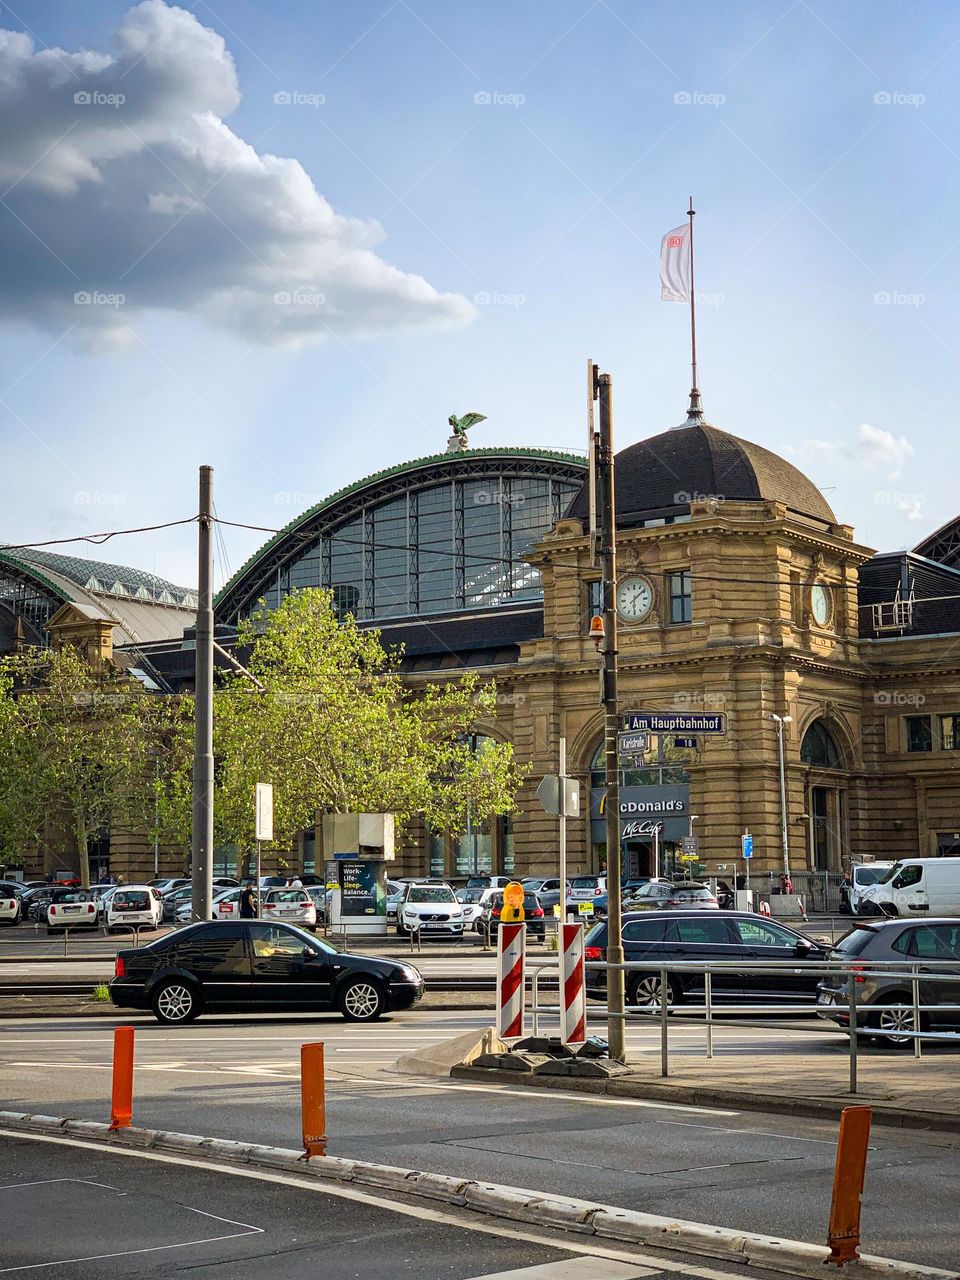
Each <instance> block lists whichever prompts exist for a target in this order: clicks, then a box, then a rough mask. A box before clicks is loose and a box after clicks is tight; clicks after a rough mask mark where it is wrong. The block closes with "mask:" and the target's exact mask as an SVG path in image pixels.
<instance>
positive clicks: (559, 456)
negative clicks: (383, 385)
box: [214, 448, 587, 605]
mask: <svg viewBox="0 0 960 1280" xmlns="http://www.w3.org/2000/svg"><path fill="white" fill-rule="evenodd" d="M471 458H542V459H543V460H544V461H545V462H549V461H551V460H553V461H557V462H569V463H573V464H574V465H576V466H581V467H583V469H584V471H586V469H587V460H586V458H585V457H580V456H579V455H577V454H575V453H563V452H561V451H560V450H557V449H510V448H502V449H464V450H461V451H458V452H457V453H447V452H444V453H433V454H429V455H428V456H427V457H425V458H415V459H414V460H413V461H412V462H402V463H400V464H399V465H398V466H395V467H387V468H386V469H385V470H384V471H375V472H374V473H373V475H371V476H366V477H365V478H364V479H363V480H356V481H354V483H353V484H348V485H346V486H345V487H344V488H343V489H338V490H337V491H336V493H331V495H330V497H329V498H324V500H323V501H322V502H318V503H317V504H316V505H315V506H312V507H311V508H310V509H309V510H308V511H304V512H303V513H302V515H299V516H297V518H296V519H295V520H291V521H290V523H289V524H287V525H284V527H283V528H282V529H281V530H279V532H277V533H275V534H274V535H273V537H272V538H270V539H269V540H268V541H267V542H265V543H264V544H263V546H262V547H260V549H259V550H258V551H255V552H254V553H253V555H252V556H251V557H250V558H249V560H247V561H246V563H245V564H242V565H241V566H240V568H239V569H238V570H237V572H236V573H235V574H234V575H233V577H232V578H231V579H230V581H229V582H227V583H225V584H224V585H223V586H222V587H221V588H220V590H219V591H218V592H217V595H216V597H215V599H214V605H218V604H220V602H221V601H222V600H224V599H226V597H227V595H228V594H229V593H230V592H231V591H232V590H233V588H234V587H235V586H236V585H237V583H238V582H239V581H240V580H241V579H242V578H243V577H244V576H245V575H246V574H247V573H249V571H250V570H251V569H252V568H253V567H254V565H256V563H257V561H258V560H260V559H261V557H262V556H264V555H266V553H267V552H268V551H270V549H271V548H272V547H275V546H276V545H277V543H278V542H282V541H283V539H284V538H286V537H288V536H289V535H290V534H291V533H293V532H294V530H296V529H298V528H299V527H300V526H301V525H303V524H305V523H306V522H307V521H308V520H311V519H312V518H313V517H314V516H315V515H317V514H318V513H319V512H321V511H324V510H326V509H327V508H328V507H332V506H333V505H334V504H335V503H337V502H339V501H340V500H341V499H342V498H345V497H347V496H348V494H351V493H356V492H357V491H358V490H360V489H365V488H367V486H368V485H373V484H378V483H379V482H381V481H383V480H386V479H388V478H390V477H391V476H399V475H403V473H404V472H407V471H410V472H412V471H418V470H419V469H420V468H421V467H430V466H435V465H436V463H438V462H462V461H466V460H468V459H471Z"/></svg>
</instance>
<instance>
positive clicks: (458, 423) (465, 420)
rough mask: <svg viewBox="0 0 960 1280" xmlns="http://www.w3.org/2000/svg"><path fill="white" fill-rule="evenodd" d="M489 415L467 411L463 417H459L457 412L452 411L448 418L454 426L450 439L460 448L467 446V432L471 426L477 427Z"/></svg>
mask: <svg viewBox="0 0 960 1280" xmlns="http://www.w3.org/2000/svg"><path fill="white" fill-rule="evenodd" d="M486 420H487V415H486V414H485V413H465V414H464V415H463V417H462V418H458V417H457V415H456V414H455V413H451V415H450V417H449V418H448V419H447V422H449V424H450V426H451V427H453V435H452V436H451V437H450V441H451V443H452V444H454V445H455V447H456V448H458V449H465V448H466V447H467V432H468V431H469V430H470V428H471V427H475V426H476V425H477V423H478V422H486Z"/></svg>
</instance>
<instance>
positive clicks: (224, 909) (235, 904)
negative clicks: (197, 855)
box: [173, 889, 243, 924]
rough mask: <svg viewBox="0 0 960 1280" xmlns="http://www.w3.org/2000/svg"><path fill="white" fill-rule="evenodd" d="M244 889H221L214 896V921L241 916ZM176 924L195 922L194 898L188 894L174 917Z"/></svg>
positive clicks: (212, 909)
mask: <svg viewBox="0 0 960 1280" xmlns="http://www.w3.org/2000/svg"><path fill="white" fill-rule="evenodd" d="M242 892H243V890H242V889H219V890H218V891H217V892H216V893H214V895H213V902H212V903H211V914H212V916H213V919H214V920H236V919H239V916H240V894H241V893H242ZM173 920H174V924H190V922H191V921H192V920H193V897H192V895H191V894H188V895H187V896H186V898H184V899H182V900H181V902H180V903H179V904H178V906H177V909H176V913H175V914H174V917H173Z"/></svg>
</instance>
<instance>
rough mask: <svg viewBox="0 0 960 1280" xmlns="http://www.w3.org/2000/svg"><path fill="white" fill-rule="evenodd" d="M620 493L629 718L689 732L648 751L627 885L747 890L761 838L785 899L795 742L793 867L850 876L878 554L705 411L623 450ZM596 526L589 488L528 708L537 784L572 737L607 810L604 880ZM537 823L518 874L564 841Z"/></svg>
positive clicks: (555, 572)
mask: <svg viewBox="0 0 960 1280" xmlns="http://www.w3.org/2000/svg"><path fill="white" fill-rule="evenodd" d="M615 482H616V515H617V561H618V563H617V573H618V578H617V588H616V603H617V613H618V632H619V635H618V647H619V665H620V695H621V711H622V712H624V713H626V712H629V711H650V712H657V713H665V714H666V713H669V714H670V715H671V716H673V717H674V719H673V720H672V721H671V723H674V724H676V726H677V728H676V731H674V732H664V733H660V734H655V735H651V737H650V739H649V742H648V747H647V751H646V752H645V754H644V755H643V756H642V757H638V758H636V759H632V760H629V761H625V762H624V765H625V767H624V768H623V771H622V776H621V838H622V843H623V849H624V855H625V857H624V874H625V875H626V876H631V875H634V876H636V875H641V876H642V875H649V874H653V873H654V872H655V871H659V872H674V873H680V872H682V871H685V870H690V871H692V872H693V873H694V874H698V873H699V874H701V875H711V874H716V875H718V876H720V878H725V879H729V880H730V881H731V883H732V879H733V877H734V875H735V874H736V871H737V868H736V867H735V865H734V864H735V863H736V862H737V860H738V858H739V850H740V837H741V834H742V833H743V832H744V831H749V832H750V833H751V834H752V835H753V836H754V862H753V864H752V865H753V868H754V871H755V874H757V875H759V876H760V877H761V879H762V880H763V883H764V885H765V884H766V877H765V875H764V873H778V872H779V870H780V869H781V868H782V867H783V865H784V860H783V838H782V823H781V804H780V788H779V749H778V746H779V744H778V734H779V732H780V731H781V730H782V731H783V733H784V749H785V757H786V774H787V793H788V794H787V810H788V821H787V829H788V845H789V849H788V860H789V865H790V867H791V869H793V870H801V869H808V868H812V867H814V866H818V865H819V862H820V861H822V860H824V859H826V861H828V862H829V863H830V865H831V866H835V867H836V869H839V867H840V858H841V851H842V849H843V847H844V844H845V843H846V842H847V840H848V839H849V835H850V831H851V828H852V825H853V824H854V823H855V822H856V821H857V813H858V805H859V798H858V793H857V790H856V787H857V784H856V776H857V773H858V770H859V771H860V772H861V773H862V756H861V753H860V747H859V741H860V732H859V731H860V699H861V691H860V682H861V679H862V671H861V664H860V659H859V657H858V652H857V636H858V616H857V570H858V566H859V565H860V564H861V563H863V561H864V560H866V559H867V558H868V557H869V556H870V554H871V552H870V551H869V549H868V548H866V547H861V546H859V545H857V544H856V543H855V542H854V540H853V530H852V529H851V528H850V527H848V526H846V525H843V524H840V523H839V522H838V521H837V518H836V516H835V515H834V512H833V511H832V509H831V507H830V504H829V503H828V502H827V500H826V498H825V497H824V496H823V493H822V492H821V491H820V489H818V488H817V486H816V485H815V484H814V483H813V481H812V480H811V479H810V478H809V477H807V476H805V475H804V474H803V473H802V472H801V471H799V470H798V469H797V468H796V467H795V466H794V465H793V464H792V463H790V462H788V461H786V459H784V458H781V457H779V456H778V455H777V454H775V453H773V452H771V451H770V450H769V449H766V448H763V447H762V446H761V445H758V444H754V443H752V442H751V441H748V440H744V439H741V438H740V437H738V436H734V435H731V434H730V433H728V432H726V431H723V430H721V429H719V428H718V427H715V426H712V425H710V424H709V423H708V422H706V421H705V420H704V418H703V414H702V412H701V411H700V408H699V401H698V402H697V403H695V404H693V403H692V404H691V410H690V413H689V416H688V418H687V420H686V422H685V423H684V424H683V425H682V426H680V427H676V428H673V429H671V430H669V431H665V432H662V433H661V434H659V435H656V436H652V437H650V438H649V439H646V440H642V441H639V442H638V443H636V444H632V445H629V446H628V447H627V448H625V449H623V450H621V451H620V452H619V453H618V454H617V456H616V460H615ZM588 511H589V495H588V492H587V489H586V486H584V488H583V489H582V490H581V492H580V493H578V494H577V495H576V496H575V497H574V498H573V500H572V501H571V503H570V506H569V507H568V509H567V512H566V515H565V518H564V519H563V520H561V521H560V522H559V523H558V524H557V525H556V527H555V528H554V530H553V531H552V533H551V534H550V535H549V536H548V537H547V538H545V539H544V540H543V541H541V542H540V543H539V545H538V547H537V551H536V553H535V556H534V560H535V563H536V564H537V566H538V568H539V569H540V573H541V577H542V581H543V587H544V606H545V616H544V636H543V638H542V639H539V640H536V641H531V642H529V643H528V644H526V645H524V646H523V648H522V650H521V660H520V666H519V670H518V680H517V684H516V687H517V689H518V691H522V692H523V693H524V695H525V701H524V702H523V708H524V710H525V712H526V714H527V716H528V719H529V725H528V733H529V738H530V742H531V746H532V748H533V751H532V754H533V759H534V771H533V772H534V776H535V777H536V776H538V775H539V774H540V773H541V772H544V773H547V772H555V771H556V767H557V757H556V749H557V743H558V739H559V737H560V736H561V735H563V736H564V737H565V738H566V740H567V744H568V756H569V760H570V763H571V766H572V769H573V770H574V771H576V772H577V773H578V774H579V776H580V778H581V779H582V782H583V785H584V788H585V789H586V793H588V794H589V796H590V805H589V816H585V818H584V821H583V823H582V825H581V830H580V832H579V836H578V837H577V836H576V835H574V833H571V835H574V840H576V839H577V838H579V839H580V840H581V842H582V843H581V845H580V848H579V850H578V851H576V852H575V853H574V862H573V863H572V864H571V865H572V866H574V865H576V864H577V862H578V861H579V865H580V866H581V867H582V868H583V869H584V870H590V871H597V870H599V869H600V868H601V867H602V866H603V865H604V864H605V856H606V850H605V846H604V843H603V841H604V835H603V821H602V819H603V806H604V795H603V790H602V758H601V756H600V755H599V754H598V750H599V748H600V744H601V741H602V732H603V731H602V716H601V710H600V706H599V694H598V687H597V682H598V675H597V670H598V658H597V652H596V649H595V646H594V644H593V642H592V641H590V640H589V638H588V636H587V631H588V626H589V618H590V616H591V615H592V614H595V613H597V612H599V611H600V566H599V564H594V563H592V561H591V556H590V550H589V546H588V540H587V538H586V536H585V534H586V522H587V519H588ZM702 716H708V717H709V716H712V717H714V721H713V723H714V724H716V725H718V726H719V728H720V731H715V732H714V731H711V732H706V731H704V732H701V731H699V730H700V728H701V727H702V725H703V724H704V723H708V722H705V721H704V720H702V719H698V718H697V717H702ZM718 717H719V719H718ZM774 717H779V723H778V720H777V719H775V718H774ZM814 723H817V724H818V725H819V726H820V728H819V729H818V730H817V732H818V733H819V732H820V730H825V731H827V732H828V734H829V736H830V740H831V742H832V743H833V744H834V745H835V746H836V748H837V751H836V762H837V763H838V764H839V766H840V767H839V768H837V769H836V771H835V772H836V776H831V778H830V779H828V783H829V787H830V795H829V798H828V805H827V809H828V811H829V812H828V813H827V815H826V817H825V819H824V820H825V822H826V824H827V826H828V827H829V840H830V848H829V850H828V851H827V852H826V853H823V850H822V849H821V850H820V851H819V852H818V851H817V850H816V849H815V848H814V844H815V841H814V838H813V833H812V831H811V828H810V816H811V815H810V803H811V789H810V784H811V776H812V775H811V771H810V770H811V766H808V765H806V764H805V763H804V761H803V759H802V748H803V744H804V741H805V738H806V736H807V733H808V731H809V729H810V727H811V726H812V725H813V724H814ZM684 726H689V727H688V728H687V729H686V731H685V729H684ZM517 728H518V731H520V726H519V725H518V726H517ZM522 736H523V734H522V731H521V732H520V737H521V738H522ZM519 741H520V738H518V742H519ZM841 772H842V774H843V777H842V778H841V777H840V774H841ZM818 794H819V793H818ZM582 809H583V811H584V812H585V813H586V811H587V805H586V803H584V804H583V805H582ZM525 816H526V817H527V819H528V821H527V822H526V823H524V822H518V824H517V841H518V847H517V856H518V865H521V864H522V861H521V860H522V858H523V855H524V853H525V852H526V850H525V849H524V846H525V845H528V846H529V852H530V855H531V860H532V861H533V862H535V861H536V858H535V856H534V852H533V851H534V849H535V848H537V847H542V846H543V843H544V841H550V842H551V843H555V837H553V835H552V827H551V826H550V822H549V820H543V819H541V818H540V816H539V815H538V814H537V813H536V811H535V808H534V806H533V805H531V806H530V808H529V811H528V813H527V814H526V815H525ZM690 836H694V837H696V838H697V841H698V845H699V854H698V857H696V858H695V859H694V858H692V857H691V859H690V861H689V862H687V863H684V862H682V861H681V853H682V846H681V840H682V839H683V838H684V837H690ZM688 851H689V846H688ZM578 854H579V857H578ZM688 856H689V852H688ZM721 868H722V869H721Z"/></svg>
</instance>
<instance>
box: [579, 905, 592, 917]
mask: <svg viewBox="0 0 960 1280" xmlns="http://www.w3.org/2000/svg"><path fill="white" fill-rule="evenodd" d="M577 915H580V916H592V915H593V903H592V902H578V903H577Z"/></svg>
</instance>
